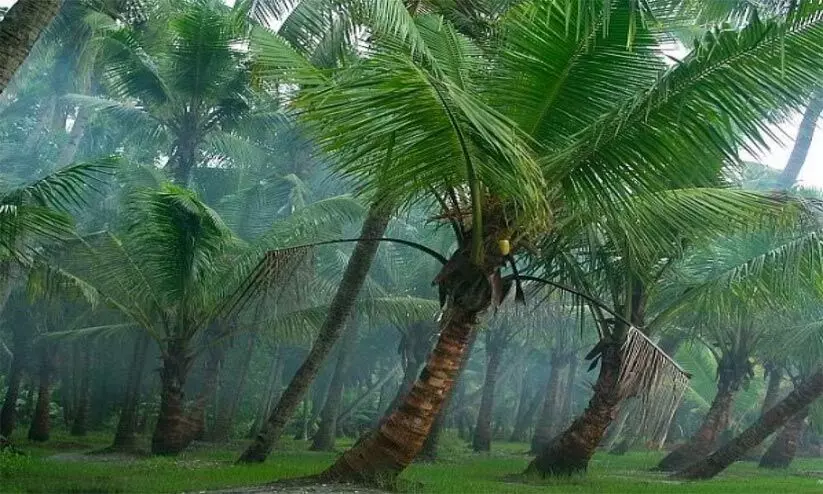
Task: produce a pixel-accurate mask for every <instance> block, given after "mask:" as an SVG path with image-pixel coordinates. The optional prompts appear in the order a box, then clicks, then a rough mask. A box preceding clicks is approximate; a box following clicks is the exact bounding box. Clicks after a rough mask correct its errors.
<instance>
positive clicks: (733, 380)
mask: <svg viewBox="0 0 823 494" xmlns="http://www.w3.org/2000/svg"><path fill="white" fill-rule="evenodd" d="M744 377H745V376H743V375H736V374H734V372H733V370H732V371H725V372H724V371H723V370H721V372H720V380H719V381H718V383H717V394H716V395H715V397H714V400H712V404H711V407H709V411H708V413H706V417H705V418H704V419H703V423H702V424H700V428H698V430H697V432H696V433H695V434H694V435H693V436H692V437H691V438H690V439H689V441H688V442H687V443H686V444H683V445H682V446H680V447H678V448H677V449H675V450H674V451H672V452H671V453H669V454H668V455H667V456H666V457H665V458H663V459H662V460H660V463H658V465H657V467H656V470H660V471H664V472H675V471H677V470H680V469H682V468H685V467H687V466H689V465H691V464H692V463H694V462H696V461H698V460H700V459H701V458H703V457H705V456H706V455H708V454H709V453H711V452H712V451H714V449H715V447H716V446H717V442H718V440H719V438H720V435H721V434H722V433H723V431H725V430H726V428H727V427H728V426H729V420H730V418H731V413H732V407H733V406H734V396H735V394H736V393H737V391H738V390H739V389H740V386H741V385H742V384H743V378H744Z"/></svg>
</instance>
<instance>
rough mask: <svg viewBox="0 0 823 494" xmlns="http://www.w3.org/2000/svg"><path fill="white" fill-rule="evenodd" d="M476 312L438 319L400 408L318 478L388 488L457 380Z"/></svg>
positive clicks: (451, 311) (459, 310)
mask: <svg viewBox="0 0 823 494" xmlns="http://www.w3.org/2000/svg"><path fill="white" fill-rule="evenodd" d="M479 313H480V311H478V310H467V309H466V308H464V307H461V306H459V305H458V304H453V305H451V306H449V307H448V308H447V309H446V311H445V313H444V314H443V316H442V322H441V325H440V329H441V332H440V338H439V339H438V342H437V345H436V346H435V348H434V350H433V351H432V354H431V356H430V357H429V360H428V362H427V363H426V366H425V367H424V368H423V371H422V372H421V374H420V377H419V378H418V379H417V381H416V382H415V383H414V386H413V387H412V389H411V392H410V393H409V395H408V396H406V398H405V400H403V403H402V404H401V405H400V406H399V407H398V408H397V409H396V410H395V411H394V412H393V413H392V414H391V415H389V417H388V418H387V419H386V420H385V421H384V422H383V424H382V425H381V426H380V428H379V429H377V430H376V431H374V432H373V433H372V434H371V435H369V436H368V437H367V438H366V439H365V440H363V441H361V442H359V443H358V444H356V445H355V446H354V447H353V448H352V449H350V450H348V451H346V453H344V454H343V456H341V457H340V458H339V459H338V460H337V462H335V464H334V465H332V466H331V468H329V469H328V470H326V472H324V473H323V476H324V477H326V478H328V479H330V480H338V481H339V480H354V481H361V482H366V483H370V484H383V483H388V484H390V483H391V482H392V481H393V480H394V478H395V477H396V476H397V475H398V474H399V473H400V472H402V471H403V470H404V469H405V468H406V467H407V466H408V465H409V464H411V462H412V461H414V458H415V457H416V456H417V453H418V452H419V451H420V450H421V449H422V447H423V443H424V442H425V440H426V437H427V436H428V434H429V430H430V429H431V426H432V424H433V423H434V420H435V417H436V416H437V414H438V412H439V411H440V407H441V405H442V404H443V400H444V398H445V397H446V396H447V394H448V393H449V391H450V390H451V388H452V385H453V384H454V380H455V379H456V378H457V375H458V370H459V368H460V363H461V361H462V360H463V355H464V354H465V353H466V350H467V349H468V347H469V340H470V337H471V335H472V333H473V332H474V331H475V330H476V329H477V326H478V325H479V319H478V316H479Z"/></svg>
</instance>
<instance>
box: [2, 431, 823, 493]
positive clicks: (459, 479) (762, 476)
mask: <svg viewBox="0 0 823 494" xmlns="http://www.w3.org/2000/svg"><path fill="white" fill-rule="evenodd" d="M108 440H109V437H108V436H105V435H92V436H89V437H87V438H82V439H80V440H78V439H77V438H71V437H68V436H65V435H63V434H57V435H56V437H54V438H53V440H52V441H50V442H49V443H47V444H32V443H28V442H25V441H19V440H18V441H17V444H18V445H19V446H20V447H21V448H22V449H23V450H25V451H26V452H27V453H29V455H28V456H27V457H24V458H22V459H8V458H7V457H5V458H0V491H1V492H30V493H46V492H49V493H52V492H54V493H56V492H59V493H104V492H105V493H119V492H123V493H127V492H139V493H146V492H199V491H203V490H210V489H219V488H226V487H236V486H254V485H260V484H265V483H268V482H272V481H274V480H277V479H285V478H290V477H299V476H303V475H308V474H312V473H317V472H319V471H321V470H322V469H323V468H324V467H326V466H327V465H329V464H330V463H331V462H332V461H333V459H334V457H335V454H330V453H312V452H308V451H305V444H303V443H300V442H287V443H286V444H285V448H284V450H283V451H278V452H275V453H274V454H272V456H271V457H270V458H269V460H268V461H267V462H266V463H265V464H262V465H252V466H237V465H234V464H233V461H234V460H235V459H236V458H237V455H238V454H239V452H240V451H241V450H242V447H243V443H242V442H239V443H236V444H233V445H231V446H224V447H219V448H217V447H211V446H205V445H204V446H201V447H198V448H196V449H195V450H193V451H189V452H186V453H185V454H182V455H180V456H179V457H177V458H141V459H133V460H127V461H101V460H103V459H105V457H97V458H95V457H94V456H85V455H83V453H85V452H88V451H92V450H95V449H99V448H101V447H103V446H105V445H107V444H108ZM348 444H350V443H349V442H342V443H341V444H340V446H341V447H345V446H347V445H348ZM525 450H526V445H523V444H512V443H502V444H497V445H495V451H494V452H493V453H492V454H489V455H474V454H471V453H470V452H469V451H467V450H466V449H465V447H463V445H462V443H459V442H457V441H456V440H450V441H448V442H447V443H446V444H445V445H444V448H443V452H444V454H445V455H444V456H446V459H444V460H443V461H441V462H439V463H436V464H419V465H414V466H412V467H411V468H410V469H409V470H408V471H407V472H406V473H405V474H404V475H403V479H404V480H406V481H407V482H405V483H404V485H405V486H406V487H405V489H406V490H407V491H409V492H411V493H414V494H417V493H420V494H426V493H432V494H435V493H455V494H456V493H460V494H463V493H472V494H475V493H524V494H525V493H661V492H666V493H695V494H697V493H718V494H719V493H723V494H726V493H751V492H758V493H764V494H765V493H787V494H789V493H792V494H794V493H806V492H808V493H812V492H814V493H820V492H823V460H821V459H817V460H809V459H802V460H799V461H797V462H796V463H795V465H794V466H793V468H792V469H790V470H789V471H788V472H783V473H775V472H763V471H760V470H758V469H757V468H756V465H754V464H752V463H742V464H738V465H735V466H734V467H733V468H731V469H730V470H729V471H728V472H726V473H724V474H723V475H722V476H721V477H719V478H718V479H715V480H711V481H708V482H701V483H670V482H668V481H666V478H665V476H662V475H659V474H654V473H651V472H648V469H649V467H651V466H653V465H654V464H655V463H656V461H657V460H658V459H659V458H660V454H659V453H631V454H628V455H625V456H611V455H607V454H598V455H597V456H596V457H595V459H594V461H593V462H592V465H591V469H590V471H589V474H588V475H587V476H585V477H580V478H573V479H565V480H562V481H560V480H555V481H543V482H533V483H523V482H519V481H516V480H512V474H517V473H518V472H521V471H522V470H523V468H524V467H525V466H526V464H527V463H528V459H529V458H528V457H527V456H526V455H524V454H523V452H524V451H525Z"/></svg>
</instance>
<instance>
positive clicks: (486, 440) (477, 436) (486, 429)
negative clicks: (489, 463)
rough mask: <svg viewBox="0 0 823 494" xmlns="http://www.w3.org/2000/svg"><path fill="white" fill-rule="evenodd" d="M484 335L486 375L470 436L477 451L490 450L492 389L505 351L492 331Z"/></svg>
mask: <svg viewBox="0 0 823 494" xmlns="http://www.w3.org/2000/svg"><path fill="white" fill-rule="evenodd" d="M486 335H487V337H486V377H485V380H484V382H483V397H482V398H481V399H480V408H479V409H478V411H477V423H476V424H475V426H474V436H473V438H472V449H474V450H475V451H478V452H479V451H489V450H491V442H492V429H491V425H492V413H493V412H494V391H495V386H496V385H497V373H498V370H499V368H500V361H501V359H502V358H503V352H504V351H505V346H504V345H503V344H501V342H499V341H496V340H499V339H498V338H494V337H493V335H492V331H489V332H487V333H486Z"/></svg>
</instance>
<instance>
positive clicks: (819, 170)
mask: <svg viewBox="0 0 823 494" xmlns="http://www.w3.org/2000/svg"><path fill="white" fill-rule="evenodd" d="M15 1H16V0H0V7H9V6H11V5H12V4H14V3H15ZM67 1H74V0H67ZM225 2H226V3H227V4H229V5H233V4H234V2H235V0H225ZM801 118H802V115H796V116H795V117H794V118H792V119H790V120H789V121H787V122H785V123H784V124H782V125H781V126H780V127H779V128H777V129H774V130H775V134H777V135H779V136H782V137H781V138H780V142H772V143H770V145H769V149H768V150H767V151H765V152H763V153H761V155H759V156H744V158H745V159H751V160H752V161H759V162H761V163H765V164H767V165H769V166H771V167H772V168H777V169H782V168H783V167H784V166H786V161H788V159H789V154H790V153H791V151H792V146H793V145H794V137H795V135H796V134H797V127H798V126H799V125H800V120H801ZM798 181H799V182H800V183H801V184H802V185H806V186H812V187H817V188H823V136H821V132H820V122H818V132H817V133H815V136H814V140H812V146H811V149H810V150H809V156H808V157H807V158H806V164H805V165H804V166H803V169H802V170H801V172H800V177H799V179H798Z"/></svg>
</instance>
